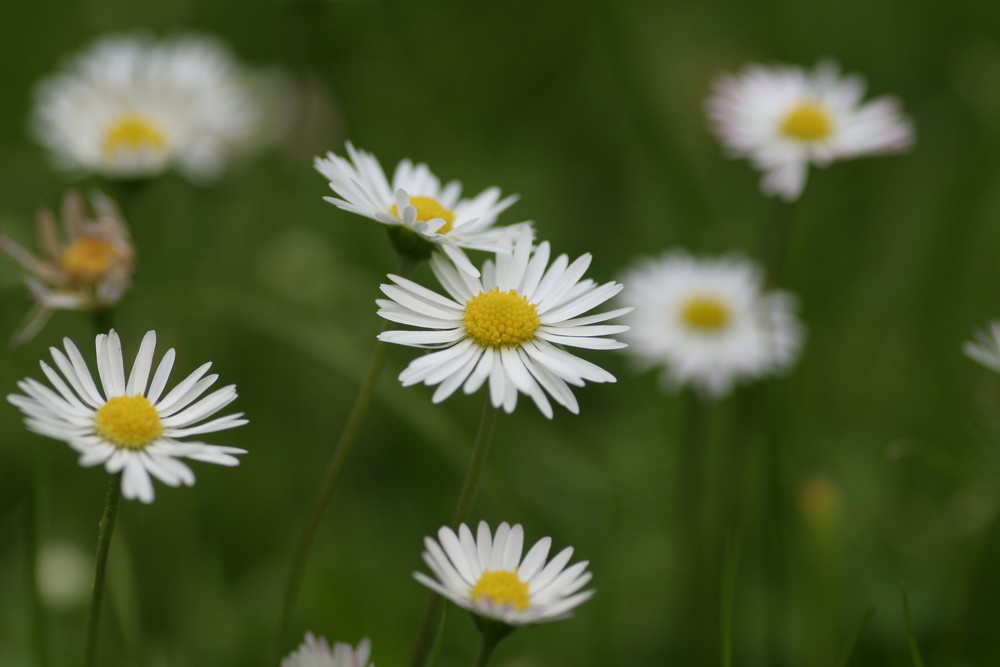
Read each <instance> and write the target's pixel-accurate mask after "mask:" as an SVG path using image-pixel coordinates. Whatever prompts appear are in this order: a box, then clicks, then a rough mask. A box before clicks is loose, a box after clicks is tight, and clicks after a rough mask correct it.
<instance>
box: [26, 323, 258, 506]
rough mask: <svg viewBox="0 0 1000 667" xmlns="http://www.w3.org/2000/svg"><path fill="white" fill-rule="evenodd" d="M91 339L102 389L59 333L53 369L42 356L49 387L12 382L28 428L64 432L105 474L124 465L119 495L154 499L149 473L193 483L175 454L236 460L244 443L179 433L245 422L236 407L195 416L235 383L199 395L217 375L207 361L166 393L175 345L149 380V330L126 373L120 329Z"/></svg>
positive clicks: (226, 398) (217, 405)
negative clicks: (201, 439) (60, 341)
mask: <svg viewBox="0 0 1000 667" xmlns="http://www.w3.org/2000/svg"><path fill="white" fill-rule="evenodd" d="M96 343H97V345H96V346H97V372H98V375H99V377H100V383H101V387H100V389H99V388H98V387H97V385H95V383H94V380H93V377H92V376H91V373H90V369H89V368H88V367H87V363H86V362H85V361H84V359H83V356H82V355H81V354H80V351H79V350H78V349H77V347H76V345H74V344H73V342H72V341H71V340H69V339H68V338H65V339H63V345H64V347H65V350H66V352H65V354H64V353H63V352H62V351H61V350H58V349H56V348H54V347H53V348H49V351H50V352H51V353H52V359H53V361H55V364H56V366H57V367H58V369H59V373H57V372H56V371H54V370H53V369H52V368H51V367H50V366H49V365H48V364H46V363H45V362H44V361H42V362H41V367H42V372H43V373H44V374H45V377H46V378H48V380H49V382H50V383H51V385H52V386H51V387H49V386H46V385H45V384H43V383H41V382H38V381H37V380H33V379H31V378H25V379H24V380H21V381H20V382H18V383H17V386H18V387H19V388H20V389H21V391H23V392H24V395H21V394H10V395H8V396H7V400H8V401H10V402H11V403H13V404H14V405H15V406H17V407H18V408H20V410H21V412H23V413H24V414H25V420H24V423H25V425H26V426H27V427H28V430H30V431H34V432H35V433H38V434H40V435H44V436H46V437H49V438H54V439H56V440H63V441H64V442H66V443H67V444H68V445H69V446H70V447H72V448H73V449H75V450H76V451H77V452H79V453H80V459H79V463H80V465H82V466H85V467H89V466H95V465H98V464H103V465H104V468H105V470H107V471H108V472H109V473H110V474H117V473H119V472H120V473H122V495H124V496H125V498H128V499H133V498H138V499H139V500H141V501H142V502H144V503H150V502H153V484H152V481H151V480H150V475H152V476H153V477H156V478H157V479H159V480H160V481H161V482H163V483H164V484H167V485H168V486H180V485H181V484H185V485H187V486H191V485H193V484H194V474H193V473H192V472H191V469H190V468H188V467H187V465H185V464H184V463H183V462H182V461H181V460H180V459H181V458H189V459H192V460H195V461H204V462H206V463H216V464H218V465H224V466H235V465H238V464H239V459H237V458H236V457H235V456H234V454H245V453H246V450H243V449H238V448H236V447H223V446H219V445H209V444H205V443H203V442H182V441H181V440H180V438H185V437H187V436H192V435H201V434H203V433H214V432H216V431H222V430H225V429H229V428H234V427H236V426H242V425H243V424H246V423H247V420H246V419H243V414H242V413H237V414H230V415H226V416H224V417H219V418H216V419H213V420H211V421H209V422H204V423H201V422H203V420H204V419H206V418H207V417H210V416H211V415H213V414H215V413H216V412H218V411H219V410H221V409H222V408H224V407H226V406H227V405H229V404H230V403H232V402H233V401H234V400H236V387H235V386H234V385H229V386H226V387H223V388H221V389H217V390H215V391H213V392H212V393H211V394H209V395H208V396H205V397H204V398H201V399H200V400H198V399H199V397H200V396H201V395H202V394H204V393H205V391H206V390H207V389H208V388H209V387H211V386H212V385H213V384H214V383H215V381H216V380H217V379H218V377H219V376H218V375H205V373H206V372H207V371H208V369H209V367H210V366H211V365H212V364H211V363H207V364H204V365H202V366H200V367H199V368H198V369H197V370H195V371H194V372H193V373H191V375H189V376H188V377H187V378H186V379H184V380H183V381H182V382H181V383H180V384H178V385H177V386H176V387H174V388H173V389H172V390H171V391H169V392H167V393H166V394H164V390H165V388H166V385H167V379H168V377H169V376H170V371H171V369H172V368H173V365H174V356H175V354H174V350H173V349H170V350H167V353H166V354H164V355H163V358H162V360H161V361H160V364H159V365H158V366H157V367H156V372H155V373H153V378H152V381H150V379H149V376H150V371H151V370H152V367H153V351H154V348H155V347H156V332H155V331H150V332H148V333H147V334H146V335H145V336H144V337H143V339H142V344H141V345H140V346H139V353H138V354H137V355H136V358H135V363H134V364H133V366H132V371H131V372H130V373H129V375H128V380H127V381H126V379H125V366H124V363H123V361H122V348H121V341H120V340H119V338H118V334H117V333H115V331H114V330H113V329H112V330H111V332H110V333H108V334H100V335H98V336H97V341H96ZM60 373H61V375H60ZM53 388H54V389H53Z"/></svg>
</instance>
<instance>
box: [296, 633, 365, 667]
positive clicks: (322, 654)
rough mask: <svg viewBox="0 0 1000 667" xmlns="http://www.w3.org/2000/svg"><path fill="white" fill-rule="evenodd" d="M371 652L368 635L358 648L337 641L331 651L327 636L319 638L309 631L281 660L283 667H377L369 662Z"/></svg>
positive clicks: (359, 643)
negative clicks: (296, 648) (291, 651)
mask: <svg viewBox="0 0 1000 667" xmlns="http://www.w3.org/2000/svg"><path fill="white" fill-rule="evenodd" d="M371 652H372V643H371V642H370V641H368V638H367V637H366V638H364V639H362V640H361V641H360V642H358V647H357V648H352V647H351V645H350V644H345V643H344V642H337V643H336V644H334V645H333V650H332V651H331V649H330V644H329V643H327V641H326V639H325V638H323V637H319V638H317V637H314V636H313V634H312V633H310V632H307V633H306V640H305V641H304V642H302V644H301V645H300V646H299V648H298V650H296V651H295V652H293V653H292V654H291V655H289V656H288V657H287V658H285V659H284V660H282V661H281V667H375V664H374V663H372V662H369V658H370V657H371Z"/></svg>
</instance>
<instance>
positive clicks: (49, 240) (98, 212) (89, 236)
mask: <svg viewBox="0 0 1000 667" xmlns="http://www.w3.org/2000/svg"><path fill="white" fill-rule="evenodd" d="M90 204H91V207H92V208H93V211H94V215H93V217H88V214H87V211H86V207H85V203H84V200H83V197H82V196H81V195H80V193H79V192H77V191H75V190H70V191H69V192H67V193H66V196H65V197H63V205H62V222H63V228H64V233H63V234H62V235H60V233H59V231H58V229H57V224H56V218H55V216H54V215H53V213H52V211H50V210H49V209H42V210H41V211H39V212H38V234H39V238H40V241H41V247H42V251H43V253H44V254H43V255H42V256H41V257H36V256H34V255H33V254H31V253H30V252H28V251H27V250H25V249H24V248H22V247H21V246H19V245H18V244H17V243H15V242H14V241H13V240H12V239H11V238H10V237H8V236H6V235H5V234H0V249H3V250H4V251H5V252H6V253H7V254H8V255H10V256H11V257H13V258H14V259H15V260H16V261H17V262H18V263H19V264H20V265H21V266H22V267H24V269H25V270H27V271H28V275H26V276H25V279H24V280H25V283H27V285H28V289H29V290H30V291H31V296H32V298H33V299H34V300H35V307H34V308H32V310H31V311H30V312H29V313H28V316H27V317H26V318H25V320H24V322H22V324H21V325H20V327H18V330H17V332H16V333H15V334H14V339H13V343H14V344H20V343H23V342H25V341H27V340H30V339H31V338H32V337H33V336H34V335H35V334H36V333H38V331H39V330H40V329H41V328H42V326H44V324H45V322H46V321H47V320H48V318H49V316H50V315H51V314H52V311H53V310H56V309H58V308H65V309H69V310H96V309H101V308H109V307H111V306H114V305H115V304H116V303H118V301H120V300H121V298H122V296H124V294H125V292H127V291H128V288H129V286H130V285H131V283H132V273H133V271H134V269H135V251H134V249H133V247H132V240H131V238H130V237H129V233H128V229H127V228H126V226H125V222H124V221H123V220H122V215H121V212H120V211H119V210H118V207H117V206H115V204H114V202H112V201H111V200H110V199H109V198H108V197H106V196H104V195H103V194H101V193H100V192H96V191H95V192H93V193H91V195H90ZM63 237H64V238H65V242H64V241H63Z"/></svg>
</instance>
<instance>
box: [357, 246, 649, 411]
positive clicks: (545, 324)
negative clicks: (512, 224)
mask: <svg viewBox="0 0 1000 667" xmlns="http://www.w3.org/2000/svg"><path fill="white" fill-rule="evenodd" d="M590 260H591V256H590V255H589V254H586V255H584V256H582V257H580V258H578V259H577V260H575V261H574V262H572V263H570V262H569V260H568V259H567V257H566V255H560V256H559V257H557V258H556V259H555V261H554V262H552V264H551V266H549V244H548V243H547V242H545V243H541V244H539V245H538V247H537V248H534V249H533V248H532V240H531V230H530V229H523V230H522V231H521V235H520V237H519V238H518V239H517V241H516V243H515V245H514V248H513V251H512V252H508V253H499V254H497V256H496V262H495V263H494V262H493V261H492V260H490V261H487V262H486V263H485V264H484V266H483V272H482V276H481V277H478V278H477V277H473V276H470V275H469V274H468V273H466V272H464V271H460V270H458V269H457V268H456V267H455V266H454V265H453V264H451V263H450V262H449V261H448V260H447V259H446V258H444V257H442V256H441V255H437V254H436V255H434V256H433V257H432V258H431V270H432V271H433V272H434V275H435V276H437V279H438V281H439V282H440V283H441V285H442V286H443V287H444V289H445V291H446V292H447V293H448V296H443V295H441V294H438V293H437V292H434V291H431V290H429V289H427V288H425V287H422V286H420V285H418V284H416V283H414V282H412V281H410V280H407V279H405V278H401V277H400V276H394V275H390V276H389V279H390V280H391V281H392V282H393V284H392V285H382V292H383V293H384V294H385V295H386V296H387V297H389V298H388V299H378V300H377V301H376V303H377V304H378V306H379V311H378V314H379V315H381V316H382V317H383V318H385V319H387V320H390V321H392V322H398V323H400V324H408V325H412V326H417V327H423V328H424V329H427V330H426V331H386V332H383V333H382V334H380V335H379V339H380V340H384V341H387V342H390V343H398V344H400V345H409V346H411V347H421V348H431V349H436V350H437V351H435V352H431V353H429V354H426V355H424V356H422V357H419V358H418V359H416V360H414V361H413V362H412V363H410V365H409V366H408V367H407V368H406V369H405V370H403V372H402V373H400V375H399V379H400V381H401V382H402V383H403V386H410V385H414V384H417V383H423V384H426V385H428V386H435V385H437V390H436V391H435V392H434V396H433V398H432V400H433V402H434V403H439V402H441V401H443V400H445V399H446V398H448V397H449V396H451V395H452V394H453V393H454V392H455V391H456V390H457V389H458V388H459V387H462V388H463V390H464V391H465V393H467V394H470V393H472V392H474V391H476V390H477V389H479V388H480V387H481V386H482V385H483V383H484V382H486V381H487V380H489V385H490V400H491V402H492V403H493V405H494V407H497V408H499V407H503V409H504V410H505V411H506V412H512V411H513V410H514V407H515V406H516V404H517V395H518V393H519V392H520V393H523V394H527V395H528V396H530V397H531V399H532V400H533V401H534V402H535V405H537V406H538V409H539V410H541V411H542V414H544V415H545V416H546V417H548V418H550V419H551V418H552V406H551V405H550V404H549V401H548V399H547V398H546V393H547V394H548V395H551V396H552V398H554V399H555V400H556V402H558V403H559V404H561V405H563V406H564V407H566V408H567V409H568V410H569V411H570V412H573V413H577V412H579V405H578V403H577V401H576V398H575V397H574V396H573V392H572V391H570V389H569V386H568V385H570V384H572V385H576V386H583V384H584V380H589V381H590V382H614V381H615V378H614V376H613V375H611V374H610V373H608V372H607V371H605V370H604V369H602V368H600V367H598V366H596V365H594V364H592V363H590V362H589V361H584V360H583V359H580V358H579V357H576V356H574V355H572V354H570V353H568V352H566V351H565V350H563V349H562V347H561V346H563V345H566V346H570V347H582V348H589V349H595V350H613V349H618V348H621V347H625V345H624V344H623V343H619V342H618V341H616V340H613V339H611V338H605V336H610V335H614V334H618V333H622V332H623V331H625V330H626V329H628V327H625V326H620V325H607V324H597V323H598V322H604V321H606V320H610V319H612V318H614V317H617V316H619V315H622V314H624V313H626V312H628V311H629V310H631V308H619V309H617V310H612V311H608V312H604V313H599V314H596V315H587V316H583V317H581V315H583V313H585V312H587V311H589V310H591V309H592V308H594V307H596V306H598V305H599V304H601V303H604V302H605V301H607V300H608V299H610V298H611V297H613V296H614V295H616V294H618V292H620V291H621V289H622V285H620V284H618V283H614V282H609V283H605V284H604V285H597V284H596V283H594V281H593V280H589V279H587V280H581V278H582V277H583V274H584V272H585V271H586V270H587V267H588V266H589V265H590Z"/></svg>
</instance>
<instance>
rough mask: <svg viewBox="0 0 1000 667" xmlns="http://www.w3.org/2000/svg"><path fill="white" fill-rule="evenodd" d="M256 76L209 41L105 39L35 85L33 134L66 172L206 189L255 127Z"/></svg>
mask: <svg viewBox="0 0 1000 667" xmlns="http://www.w3.org/2000/svg"><path fill="white" fill-rule="evenodd" d="M255 76H256V75H254V74H252V73H249V72H245V71H243V70H242V69H241V68H240V66H239V65H238V64H237V63H236V62H235V61H234V59H233V57H232V55H231V54H230V53H229V51H228V50H227V49H226V48H225V47H224V46H223V45H222V44H220V43H219V42H218V41H216V40H214V39H212V38H209V37H203V36H193V35H187V36H180V37H175V38H172V39H167V40H164V41H162V42H159V43H157V42H154V41H152V40H151V39H149V38H147V37H146V36H142V35H120V36H112V37H106V38H104V39H101V40H98V41H97V42H95V43H94V44H92V45H91V46H90V47H89V48H88V49H86V50H85V51H84V52H82V53H80V54H79V55H77V56H76V57H75V58H74V59H73V60H71V61H70V62H69V63H67V65H66V67H65V68H64V69H63V71H61V72H60V73H58V74H55V75H53V76H51V77H49V78H48V79H45V80H44V81H42V82H41V83H40V84H39V85H38V87H37V90H36V95H35V97H36V100H35V110H34V118H33V129H34V132H35V135H36V136H37V138H38V140H39V141H40V142H41V143H42V145H44V146H45V147H46V148H48V149H49V151H50V152H51V153H52V156H53V158H54V160H55V161H56V163H57V164H58V165H59V166H61V167H64V168H66V169H71V170H76V171H85V172H94V173H98V174H100V175H102V176H106V177H109V178H147V177H151V176H155V175H157V174H159V173H160V172H162V171H164V170H166V169H168V168H177V169H178V170H180V171H181V172H182V173H184V174H185V175H186V176H187V177H188V178H191V179H192V180H205V179H208V178H211V177H214V176H216V175H218V174H219V173H220V172H221V171H222V170H223V168H224V166H225V164H226V162H227V161H228V160H229V159H230V158H231V157H233V155H234V154H236V153H239V152H241V151H242V150H243V148H244V147H246V146H249V145H251V144H253V143H254V142H255V141H256V140H257V136H258V134H259V133H260V132H261V131H262V129H263V127H264V121H265V120H266V118H265V115H266V114H265V113H264V111H263V110H262V107H263V105H262V103H261V101H260V100H259V99H258V97H257V95H258V94H259V90H260V89H259V87H258V86H257V85H256V83H255Z"/></svg>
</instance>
